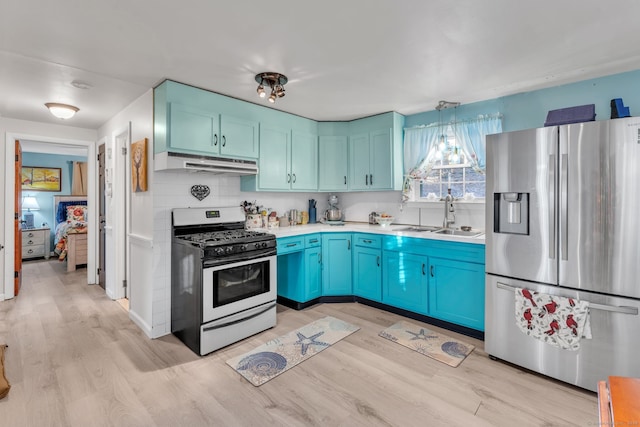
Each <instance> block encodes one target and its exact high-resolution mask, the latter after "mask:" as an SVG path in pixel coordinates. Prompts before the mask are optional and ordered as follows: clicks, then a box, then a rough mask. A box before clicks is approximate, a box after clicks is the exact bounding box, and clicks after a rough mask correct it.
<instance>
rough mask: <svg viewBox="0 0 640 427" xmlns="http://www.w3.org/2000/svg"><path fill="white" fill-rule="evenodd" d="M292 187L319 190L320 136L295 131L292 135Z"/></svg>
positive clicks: (294, 188)
mask: <svg viewBox="0 0 640 427" xmlns="http://www.w3.org/2000/svg"><path fill="white" fill-rule="evenodd" d="M291 188H292V189H293V190H309V191H316V190H318V136H317V135H312V134H307V133H301V132H295V131H294V132H293V133H292V135H291Z"/></svg>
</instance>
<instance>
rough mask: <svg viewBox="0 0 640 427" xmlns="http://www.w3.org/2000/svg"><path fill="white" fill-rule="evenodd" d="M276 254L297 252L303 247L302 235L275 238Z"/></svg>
mask: <svg viewBox="0 0 640 427" xmlns="http://www.w3.org/2000/svg"><path fill="white" fill-rule="evenodd" d="M276 245H277V246H276V247H277V250H278V255H283V254H288V253H291V252H298V251H302V250H303V249H304V236H295V237H283V238H279V239H277V240H276Z"/></svg>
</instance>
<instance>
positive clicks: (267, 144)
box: [252, 126, 291, 190]
mask: <svg viewBox="0 0 640 427" xmlns="http://www.w3.org/2000/svg"><path fill="white" fill-rule="evenodd" d="M290 164H291V140H290V130H288V129H277V128H271V127H267V126H262V127H261V128H260V158H259V160H258V168H259V173H258V177H257V178H258V186H259V189H261V190H288V189H290V188H291V171H290ZM252 178H253V177H252ZM254 190H256V188H254Z"/></svg>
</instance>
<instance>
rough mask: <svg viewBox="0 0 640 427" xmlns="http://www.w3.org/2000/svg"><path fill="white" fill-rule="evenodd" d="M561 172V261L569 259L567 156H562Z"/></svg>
mask: <svg viewBox="0 0 640 427" xmlns="http://www.w3.org/2000/svg"><path fill="white" fill-rule="evenodd" d="M561 167H562V170H561V171H560V203H561V205H560V256H561V257H562V259H563V260H565V261H566V260H568V259H569V254H568V253H567V252H568V249H569V248H568V246H569V232H568V230H567V227H568V226H569V222H568V220H567V209H568V208H569V202H568V200H569V195H568V194H567V187H568V185H569V177H568V176H567V175H568V173H569V170H568V169H569V155H568V154H563V155H562V165H561Z"/></svg>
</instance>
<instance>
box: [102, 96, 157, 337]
mask: <svg viewBox="0 0 640 427" xmlns="http://www.w3.org/2000/svg"><path fill="white" fill-rule="evenodd" d="M129 125H130V126H131V128H130V129H131V135H130V139H129V138H127V144H128V145H130V143H131V142H136V141H139V140H141V139H143V138H147V140H148V145H147V156H148V160H149V162H148V184H149V186H148V191H146V192H141V193H132V192H131V188H130V186H129V182H130V180H129V177H130V175H131V171H130V169H129V162H128V159H129V157H128V156H129V153H130V150H129V149H128V150H127V154H126V155H122V153H121V151H120V148H122V147H119V146H118V143H119V142H118V141H119V140H120V138H119V136H121V135H122V134H123V132H127V131H128V128H129ZM98 137H99V138H101V140H104V141H105V145H106V147H105V148H106V150H105V152H106V153H107V156H106V157H107V159H106V162H105V163H106V164H105V168H107V169H110V171H109V174H110V179H111V181H112V185H113V188H112V192H111V195H110V196H109V195H108V196H107V198H106V202H107V209H106V216H107V218H106V225H107V233H106V240H107V241H106V248H107V254H106V255H107V256H106V260H105V262H106V264H107V265H106V266H105V272H106V275H107V278H106V285H107V294H108V295H109V296H111V297H112V298H120V297H122V296H124V290H123V289H122V280H123V279H124V278H125V277H127V276H128V278H127V279H128V282H127V285H128V289H129V295H128V296H129V316H130V318H131V319H132V320H133V321H134V322H135V323H136V324H137V325H138V326H139V327H140V328H141V329H142V330H143V331H144V332H145V333H146V334H147V335H148V336H150V337H155V336H159V335H158V334H156V333H154V331H153V330H152V317H153V316H152V314H153V294H152V287H153V285H152V277H151V265H152V263H153V255H154V252H153V218H152V217H151V216H150V214H149V213H150V212H151V211H152V209H153V197H154V188H155V185H154V182H153V179H152V177H153V175H152V174H153V172H152V170H153V161H152V158H151V157H152V155H153V90H151V89H150V90H149V91H147V92H146V93H145V94H144V95H142V96H141V97H140V98H138V99H137V100H135V101H134V102H133V103H131V104H130V105H128V106H127V107H126V108H125V109H124V110H122V111H121V112H120V113H118V114H117V115H116V116H114V117H113V118H111V119H110V120H109V121H108V122H106V123H105V124H104V125H103V126H101V127H100V129H98ZM127 148H129V147H127ZM110 153H111V155H109V154H110ZM127 205H129V206H128V207H127V208H126V209H129V210H130V212H131V218H130V221H129V223H128V224H127V228H128V230H127V235H125V233H124V226H125V219H126V211H125V207H126V206H127ZM125 248H126V253H127V254H128V257H127V258H128V261H127V262H128V266H129V268H128V274H127V272H126V271H125V269H124V257H123V256H122V254H123V253H124V252H123V250H124V249H125Z"/></svg>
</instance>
